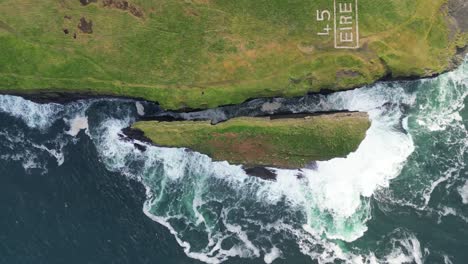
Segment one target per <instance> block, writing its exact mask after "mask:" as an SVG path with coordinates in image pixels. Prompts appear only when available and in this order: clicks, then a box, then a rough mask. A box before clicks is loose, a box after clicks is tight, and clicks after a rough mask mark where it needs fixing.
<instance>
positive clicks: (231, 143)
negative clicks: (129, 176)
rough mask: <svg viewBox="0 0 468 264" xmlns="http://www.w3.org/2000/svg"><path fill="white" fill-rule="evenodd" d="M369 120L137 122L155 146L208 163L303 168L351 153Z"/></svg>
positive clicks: (352, 116)
mask: <svg viewBox="0 0 468 264" xmlns="http://www.w3.org/2000/svg"><path fill="white" fill-rule="evenodd" d="M369 126H370V121H369V119H368V116H367V114H365V113H339V114H330V115H320V116H306V117H303V116H298V117H297V118H280V119H270V118H261V117H260V118H259V117H241V118H235V119H231V120H228V121H226V122H223V123H219V124H216V125H211V124H210V122H209V121H180V122H155V121H144V122H137V123H136V124H134V125H133V126H132V128H135V129H138V130H141V131H143V132H144V134H145V136H146V137H147V138H149V139H151V140H152V141H153V142H154V143H155V144H156V145H159V146H165V147H186V148H189V149H192V150H195V151H197V152H201V153H204V154H207V155H208V156H210V157H212V158H213V159H214V160H227V161H228V162H230V163H232V164H243V165H247V166H273V167H282V168H303V167H304V166H306V165H307V164H309V163H310V162H312V161H317V160H328V159H331V158H335V157H343V156H346V155H347V154H349V153H350V152H353V151H355V150H356V149H357V147H358V146H359V144H360V143H361V141H362V140H363V139H364V137H365V133H366V131H367V129H368V128H369Z"/></svg>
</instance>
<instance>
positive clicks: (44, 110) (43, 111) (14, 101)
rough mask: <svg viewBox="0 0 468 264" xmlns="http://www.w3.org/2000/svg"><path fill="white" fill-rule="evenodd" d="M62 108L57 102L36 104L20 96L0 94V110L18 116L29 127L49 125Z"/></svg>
mask: <svg viewBox="0 0 468 264" xmlns="http://www.w3.org/2000/svg"><path fill="white" fill-rule="evenodd" d="M63 110H64V107H63V106H62V105H59V104H36V103H33V102H31V101H28V100H25V99H23V98H21V97H17V96H9V95H0V111H1V112H5V113H7V114H9V115H11V116H14V117H17V118H20V119H21V120H23V121H24V122H25V123H26V125H28V126H29V127H31V128H39V129H45V128H47V127H49V126H50V125H52V124H53V122H54V121H55V120H56V119H57V118H58V115H59V113H61V112H62V111H63Z"/></svg>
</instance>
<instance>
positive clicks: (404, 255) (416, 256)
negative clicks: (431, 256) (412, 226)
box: [385, 236, 423, 264]
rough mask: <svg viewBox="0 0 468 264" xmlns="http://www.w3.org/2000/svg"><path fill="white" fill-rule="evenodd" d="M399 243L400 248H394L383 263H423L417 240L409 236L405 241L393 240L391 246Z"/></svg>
mask: <svg viewBox="0 0 468 264" xmlns="http://www.w3.org/2000/svg"><path fill="white" fill-rule="evenodd" d="M396 243H399V244H401V247H396V248H394V250H393V251H392V252H391V253H390V254H389V255H387V256H386V257H385V263H389V264H404V263H416V264H422V263H423V254H422V251H421V244H420V243H419V240H418V239H417V238H416V237H414V236H411V237H409V238H407V239H401V240H394V241H393V244H396Z"/></svg>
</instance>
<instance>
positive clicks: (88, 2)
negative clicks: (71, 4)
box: [80, 0, 97, 6]
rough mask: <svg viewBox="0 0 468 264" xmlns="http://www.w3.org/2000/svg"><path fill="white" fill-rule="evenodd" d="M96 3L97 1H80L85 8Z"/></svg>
mask: <svg viewBox="0 0 468 264" xmlns="http://www.w3.org/2000/svg"><path fill="white" fill-rule="evenodd" d="M96 2H97V0H80V3H81V5H84V6H86V5H89V4H91V3H96Z"/></svg>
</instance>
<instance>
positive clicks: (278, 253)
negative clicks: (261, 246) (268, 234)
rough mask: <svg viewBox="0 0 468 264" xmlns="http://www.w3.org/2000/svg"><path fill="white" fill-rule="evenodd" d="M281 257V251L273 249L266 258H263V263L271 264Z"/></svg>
mask: <svg viewBox="0 0 468 264" xmlns="http://www.w3.org/2000/svg"><path fill="white" fill-rule="evenodd" d="M280 257H281V250H279V249H278V248H277V247H273V248H272V249H271V250H270V252H268V253H266V254H265V256H264V257H263V261H265V263H267V264H270V263H272V262H273V261H275V260H276V259H277V258H280Z"/></svg>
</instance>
